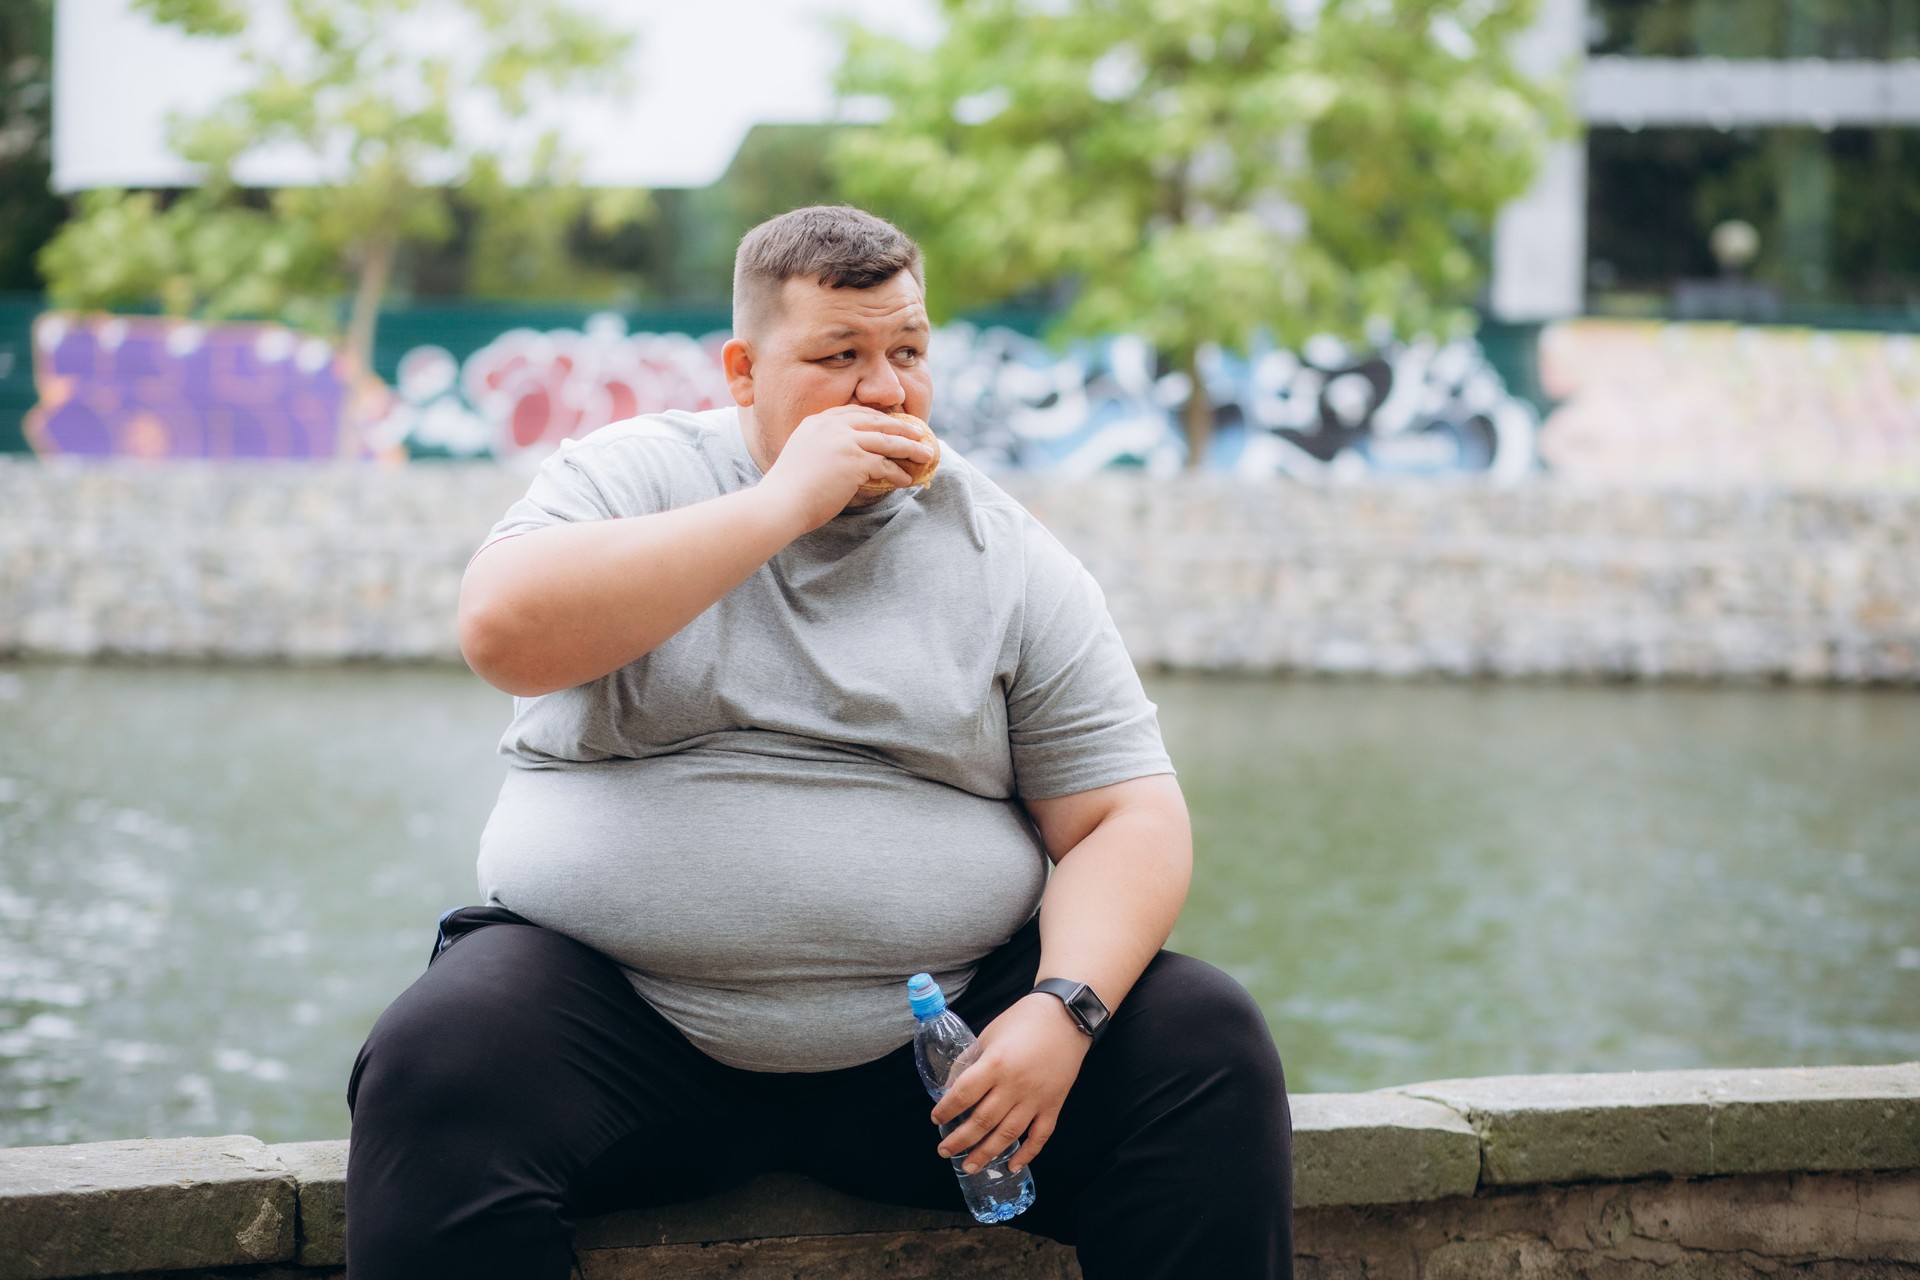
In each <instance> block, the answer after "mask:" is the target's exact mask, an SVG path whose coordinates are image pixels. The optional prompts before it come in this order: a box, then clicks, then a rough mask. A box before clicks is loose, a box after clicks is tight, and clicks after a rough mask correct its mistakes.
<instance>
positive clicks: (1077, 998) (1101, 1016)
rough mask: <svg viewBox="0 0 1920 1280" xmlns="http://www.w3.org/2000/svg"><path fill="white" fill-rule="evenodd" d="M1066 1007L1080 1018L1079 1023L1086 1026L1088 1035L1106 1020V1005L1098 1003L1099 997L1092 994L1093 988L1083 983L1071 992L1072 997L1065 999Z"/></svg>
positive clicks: (1098, 1028)
mask: <svg viewBox="0 0 1920 1280" xmlns="http://www.w3.org/2000/svg"><path fill="white" fill-rule="evenodd" d="M1067 1007H1068V1008H1070V1009H1072V1010H1073V1014H1074V1016H1075V1017H1076V1018H1078V1019H1080V1025H1081V1026H1082V1027H1085V1028H1086V1030H1087V1034H1088V1035H1092V1034H1093V1033H1094V1032H1096V1031H1098V1030H1100V1028H1101V1027H1102V1026H1103V1025H1105V1023H1106V1021H1107V1017H1108V1014H1107V1006H1106V1005H1104V1004H1102V1003H1100V997H1099V996H1097V995H1095V994H1093V988H1092V987H1089V986H1087V985H1086V984H1084V983H1082V984H1081V986H1080V989H1079V990H1078V991H1075V992H1074V993H1073V999H1071V1000H1069V1001H1067Z"/></svg>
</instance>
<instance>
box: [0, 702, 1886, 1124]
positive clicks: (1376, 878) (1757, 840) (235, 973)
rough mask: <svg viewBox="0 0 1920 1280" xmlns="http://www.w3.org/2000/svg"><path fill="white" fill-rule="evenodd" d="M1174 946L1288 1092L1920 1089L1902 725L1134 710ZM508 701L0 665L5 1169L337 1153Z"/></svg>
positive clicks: (490, 790) (1677, 706) (1525, 705)
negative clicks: (1777, 1081) (32, 1151)
mask: <svg viewBox="0 0 1920 1280" xmlns="http://www.w3.org/2000/svg"><path fill="white" fill-rule="evenodd" d="M1149 683H1150V692H1151V693H1152V694H1153V696H1154V697H1155V699H1156V700H1157V701H1158V702H1159V703H1160V705H1161V712H1162V718H1163V722H1164V724H1165V727H1166V730H1167V737H1168V742H1169V746H1170V748H1171V749H1172V751H1173V754H1174V758H1175V760H1176V762H1177V763H1178V764H1179V765H1180V767H1181V771H1182V782H1183V784H1184V786H1185V788H1186V792H1187V796H1188V799H1189V802H1190V804H1191V806H1192V809H1193V814H1194V825H1195V831H1196V836H1197V839H1198V843H1199V853H1198V868H1197V871H1196V876H1195V882H1194V889H1193V894H1192V898H1191V900H1190V902H1189V905H1188V908H1187V913H1186V915H1185V917H1184V918H1183V919H1182V922H1181V925H1180V928H1179V930H1178V932H1177V933H1176V935H1175V942H1176V945H1179V946H1181V947H1183V948H1184V949H1187V950H1189V951H1192V952H1194V953H1196V954H1198V955H1201V956H1203V957H1205V958H1207V959H1209V960H1212V961H1213V962H1215V963H1217V964H1220V965H1222V966H1223V967H1225V968H1226V969H1228V970H1229V971H1230V972H1232V973H1234V974H1235V975H1236V976H1238V977H1239V978H1240V979H1241V980H1242V981H1244V982H1246V983H1247V985H1248V986H1249V987H1250V988H1251V989H1252V990H1253V992H1254V994H1255V995H1256V996H1257V997H1258V998H1259V1000H1260V1003H1261V1005H1262V1007H1263V1008H1264V1009H1265V1010H1266V1013H1267V1017H1268V1020H1269V1022H1270V1023H1271V1024H1272V1026H1273V1029H1274V1033H1275V1037H1276V1039H1277V1040H1278V1042H1279V1044H1280V1047H1281V1052H1282V1055H1283V1057H1284V1059H1285V1061H1286V1064H1287V1071H1288V1078H1289V1082H1290V1084H1291V1085H1292V1087H1293V1088H1295V1089H1296V1090H1300V1089H1315V1090H1330V1089H1364V1088H1374V1087H1378V1086H1381V1085H1388V1084H1398V1083H1405V1082H1410V1081H1414V1080H1422V1079H1434V1078H1439V1077H1445V1076H1454V1075H1485V1074H1496V1073H1505V1072H1520V1071H1561V1070H1569V1071H1571V1070H1582V1071H1585V1070H1627V1069H1642V1070H1648V1069H1656V1068H1665V1067H1683V1066H1704V1065H1739V1066H1787V1065H1802V1064H1820V1063H1840V1062H1860V1063H1867V1062H1893V1061H1901V1060H1908V1059H1915V1058H1920V696H1916V695H1914V694H1912V693H1904V692H1867V691H1822V690H1789V689H1773V688H1732V689H1699V688H1679V687H1676V688H1637V687H1550V686H1526V685H1520V686H1493V685H1446V684H1430V685H1424V684H1390V683H1380V684H1363V683H1356V684H1333V683H1280V682H1271V683H1270V682H1260V681H1241V680H1209V679H1195V678H1178V679H1172V678H1160V679H1154V680H1152V681H1150V682H1149ZM508 709H509V705H508V700H507V699H506V697H505V696H504V695H501V694H498V693H495V692H493V691H491V690H489V689H487V688H486V687H485V686H484V685H481V684H480V683H479V682H478V681H476V680H474V679H473V678H472V677H471V676H468V675H465V674H464V673H461V672H457V671H451V670H444V669H437V668H433V669H429V668H400V669H395V668H343V669H328V670H297V669H296V670H290V669H274V668H262V669H196V668H186V667H158V668H131V667H122V668H110V667H68V666H38V665H26V666H7V667H0V1143H4V1144H7V1145H17V1144H22V1143H39V1142H73V1141H90V1140H98V1139H107V1138H126V1137H136V1136H148V1135H151V1136H164V1135H173V1134H213V1133H234V1132H241V1133H253V1134H257V1135H258V1136H260V1137H262V1138H265V1139H267V1140H268V1141H289V1140H298V1139H305V1138H322V1137H338V1136H342V1135H344V1134H345V1132H346V1125H347V1116H346V1106H345V1101H344V1097H343V1093H344V1088H345V1081H346V1076H347V1071H348V1068H349V1067H350V1065H351V1063H352V1058H353V1054H354V1051H355V1050H356V1049H357V1048H358V1047H359V1044H360V1041H361V1039H362V1038H363V1037H364V1036H365V1034H366V1031H367V1028H368V1027H369V1026H371V1025H372V1022H373V1020H374V1018H376V1017H377V1016H378V1015H379V1013H380V1011H381V1010H382V1009H383V1008H385V1006H386V1004H387V1002H388V1001H389V1000H391V999H392V997H393V996H394V995H395V994H396V993H397V992H398V991H399V990H400V989H401V988H403V987H404V986H405V985H406V983H407V982H409V981H411V980H412V978H413V977H414V976H415V975H416V974H418V973H419V971H420V969H421V968H422V966H423V965H424V964H425V961H426V956H427V950H428V948H429V946H430V945H431V942H432V938H433V925H434V920H435V918H436V917H437V916H438V914H439V912H440V911H442V910H443V909H445V908H446V907H448V906H452V905H455V904H459V903H465V902H469V901H471V900H472V898H473V893H474V889H473V851H474V847H475V842H476V840H477V839H478V836H479V832H480V827H481V825H482V823H483V822H484V821H485V819H486V815H487V811H488V808H489V806H490V804H491V802H492V799H493V794H494V792H495V790H496V789H497V787H498V784H499V777H500V767H501V766H500V764H499V762H498V761H497V760H496V758H495V757H494V754H493V744H494V741H495V739H496V738H497V737H498V734H499V731H500V729H501V728H502V726H503V725H504V723H505V719H506V716H507V713H508Z"/></svg>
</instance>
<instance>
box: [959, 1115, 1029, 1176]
mask: <svg viewBox="0 0 1920 1280" xmlns="http://www.w3.org/2000/svg"><path fill="white" fill-rule="evenodd" d="M1032 1119H1033V1112H1032V1111H1031V1110H1028V1109H1024V1108H1015V1109H1014V1110H1012V1111H1009V1112H1007V1114H1006V1115H1005V1116H1004V1117H1002V1118H1001V1120H1000V1123H999V1124H996V1125H995V1126H993V1128H992V1129H990V1130H988V1131H987V1136H986V1137H985V1138H982V1139H981V1140H980V1141H979V1142H977V1143H975V1144H974V1146H973V1150H971V1151H969V1152H967V1159H966V1162H965V1163H964V1164H962V1165H961V1168H963V1169H965V1170H966V1171H967V1172H968V1173H978V1172H980V1170H982V1169H984V1168H986V1167H987V1162H988V1161H991V1160H997V1159H998V1158H999V1157H1000V1153H1001V1152H1003V1151H1005V1150H1006V1149H1007V1148H1008V1147H1011V1146H1012V1145H1013V1144H1014V1143H1016V1142H1018V1141H1020V1135H1021V1134H1023V1133H1025V1132H1026V1131H1027V1125H1028V1124H1029V1122H1031V1121H1032Z"/></svg>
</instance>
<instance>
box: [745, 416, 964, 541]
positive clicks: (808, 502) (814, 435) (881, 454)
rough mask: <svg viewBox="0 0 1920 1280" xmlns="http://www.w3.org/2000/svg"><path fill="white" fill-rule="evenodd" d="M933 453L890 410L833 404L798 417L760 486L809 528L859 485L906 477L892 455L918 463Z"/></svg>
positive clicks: (842, 504) (852, 495)
mask: <svg viewBox="0 0 1920 1280" xmlns="http://www.w3.org/2000/svg"><path fill="white" fill-rule="evenodd" d="M934 453H935V448H934V446H932V445H928V444H925V443H922V441H921V440H920V437H919V435H918V433H916V432H915V431H914V430H913V428H912V427H910V426H908V425H907V424H906V423H905V422H903V421H901V420H900V419H899V418H896V417H894V416H892V415H891V414H888V413H884V412H882V411H881V410H879V409H870V408H868V407H866V406H865V405H857V404H846V405H836V406H834V407H833V408H831V409H825V410H822V411H821V412H819V413H816V414H814V415H813V416H812V417H810V418H804V419H802V420H801V422H800V425H799V426H797V427H795V428H794V430H793V434H792V435H791V436H788V437H787V442H786V444H785V445H783V446H782V447H781V449H780V456H779V457H778V458H776V459H774V462H773V466H772V467H771V468H769V469H768V471H767V474H766V478H765V479H764V480H762V481H761V482H760V485H759V487H760V488H761V489H762V490H763V491H764V492H766V494H767V495H768V496H770V497H778V498H779V499H780V500H781V501H783V502H784V503H786V504H788V505H789V508H790V509H791V510H792V511H793V512H794V514H795V518H796V519H797V520H798V521H800V522H801V523H802V524H804V526H805V527H806V528H807V529H808V530H813V529H818V528H819V527H820V526H821V525H823V524H825V523H826V522H827V521H829V520H831V519H833V518H834V517H835V516H836V515H839V514H840V513H841V512H842V511H844V510H846V508H847V504H848V503H850V502H852V501H853V500H854V498H855V497H856V496H857V495H858V493H859V490H860V486H861V485H864V484H894V485H906V484H908V483H910V482H911V477H910V476H909V475H908V474H907V472H906V471H905V470H904V469H903V468H902V467H901V466H900V464H899V463H898V462H895V461H894V459H896V458H898V459H902V460H904V461H908V462H913V463H920V462H926V461H928V460H929V459H931V458H932V457H933V456H934Z"/></svg>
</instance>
